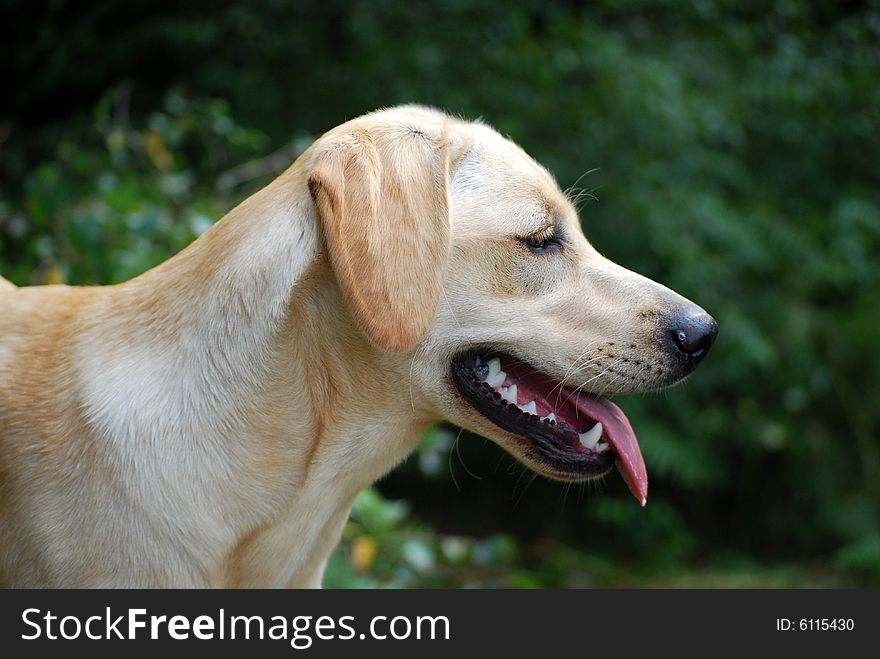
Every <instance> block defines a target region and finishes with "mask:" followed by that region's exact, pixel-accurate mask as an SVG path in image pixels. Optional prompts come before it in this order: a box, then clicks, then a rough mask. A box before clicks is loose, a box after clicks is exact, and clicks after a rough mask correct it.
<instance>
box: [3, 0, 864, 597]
mask: <svg viewBox="0 0 880 659" xmlns="http://www.w3.org/2000/svg"><path fill="white" fill-rule="evenodd" d="M0 8H2V10H0V11H2V14H0V24H2V27H0V38H2V41H3V43H4V49H3V55H2V73H3V76H4V78H5V80H3V81H2V82H3V85H2V87H0V89H3V92H2V97H0V103H2V104H0V272H2V274H3V276H6V277H7V278H9V279H11V280H13V281H15V282H16V283H18V284H22V285H24V284H39V283H47V282H48V283H58V282H68V283H74V284H88V283H111V282H117V281H121V280H124V279H127V278H129V277H132V276H134V275H136V274H138V273H140V272H142V271H143V270H145V269H147V268H149V267H150V266H152V265H154V264H156V263H158V262H160V261H162V260H164V259H165V258H167V257H168V256H169V255H171V254H172V253H174V252H175V251H177V250H179V249H180V248H181V247H183V246H184V245H185V244H187V243H188V242H189V241H191V240H192V239H193V238H195V237H196V236H197V235H198V234H199V233H200V232H201V231H203V230H204V229H205V228H206V227H207V226H209V225H210V223H211V222H213V221H214V220H216V219H218V218H219V217H220V216H222V214H223V213H224V212H225V211H226V210H228V209H229V208H231V207H232V206H233V205H234V204H235V203H236V202H237V201H239V200H241V199H242V198H244V197H245V196H247V194H249V193H250V192H252V191H254V190H255V189H257V188H259V187H260V186H261V185H263V184H265V183H266V182H267V181H268V180H270V179H271V178H272V177H273V176H274V175H276V174H277V173H279V172H280V171H281V170H283V169H284V168H286V166H287V165H288V164H289V163H290V162H291V161H292V160H293V159H294V158H295V157H296V155H297V154H298V153H300V152H301V151H302V150H303V149H304V148H305V147H306V146H307V145H308V144H309V143H310V141H311V140H313V139H314V138H315V137H316V136H317V135H319V134H320V133H321V132H322V131H323V130H326V129H328V128H331V127H332V126H334V125H336V124H338V123H340V122H341V121H343V120H345V119H347V118H351V117H353V116H356V115H358V114H360V113H362V112H366V111H369V110H372V109H375V108H376V107H380V106H386V105H392V104H395V103H400V102H419V103H425V104H430V105H435V106H438V107H441V108H444V109H446V110H448V111H451V112H453V113H460V114H462V115H464V116H466V117H477V116H481V117H483V118H484V119H485V120H486V121H487V122H488V123H490V124H492V125H494V126H495V127H497V128H498V129H499V130H500V131H501V132H502V133H504V134H507V135H509V136H511V137H512V138H513V139H514V140H516V141H517V142H519V143H520V144H521V145H522V146H523V147H524V148H525V149H526V150H527V151H528V152H529V153H531V154H532V155H533V156H534V157H535V158H536V159H538V160H539V161H541V162H542V163H544V164H545V165H546V166H547V167H548V168H549V169H550V170H551V171H553V172H554V173H555V174H556V176H557V179H558V180H559V182H560V184H561V186H562V187H563V188H566V187H569V186H572V187H574V188H577V190H575V192H574V194H579V197H580V203H581V207H582V208H581V217H582V222H583V225H584V228H585V230H586V232H587V235H588V236H589V237H590V239H591V240H592V241H593V243H594V244H595V245H596V246H597V247H598V248H599V249H600V250H601V251H602V252H604V253H605V254H606V255H608V256H609V257H611V258H612V259H614V260H616V261H618V262H620V263H622V264H624V265H626V266H627V267H629V268H631V269H634V270H637V271H639V272H642V273H643V274H646V275H648V276H650V277H652V278H654V279H657V280H659V281H662V282H663V283H665V284H667V285H669V286H670V287H672V288H674V289H676V290H678V291H679V292H681V293H682V294H684V295H686V296H687V297H690V298H691V299H693V300H695V301H697V302H698V303H699V304H701V305H702V306H703V307H705V308H706V309H708V310H709V311H710V312H711V313H712V314H713V315H714V316H715V317H716V318H717V319H718V321H719V323H720V326H721V333H720V336H719V339H718V341H717V343H716V346H715V348H714V349H713V352H712V354H711V355H710V357H709V358H708V359H707V361H706V363H705V364H704V365H703V366H702V367H701V368H700V369H699V370H698V371H697V372H696V374H695V375H694V376H693V377H692V378H690V380H689V381H688V383H687V384H685V385H684V386H681V387H678V388H675V389H673V390H670V391H668V392H665V393H662V394H651V395H645V396H637V397H627V398H625V399H622V400H621V401H619V402H621V404H622V405H623V407H624V408H625V409H626V410H627V413H628V414H629V416H630V418H631V419H632V421H633V425H634V427H635V428H636V430H637V432H638V434H639V437H640V440H641V444H642V447H643V451H644V454H645V458H646V462H647V464H648V468H649V471H650V473H651V483H652V484H651V497H650V499H649V505H648V506H647V508H645V509H644V510H642V509H640V508H639V507H638V506H637V505H636V504H635V503H634V502H632V501H631V499H629V498H628V496H627V495H626V492H625V488H624V487H623V486H622V485H621V484H620V483H618V482H617V481H618V480H619V479H609V481H608V482H607V483H606V484H604V485H603V486H599V487H594V488H591V489H590V491H589V492H584V491H583V489H577V488H575V489H572V488H564V487H562V486H560V485H558V484H554V483H549V482H543V481H542V480H540V479H539V480H537V481H536V480H534V479H533V478H532V476H531V474H529V473H527V472H525V471H524V470H523V469H522V468H521V467H519V466H517V465H515V464H514V463H513V462H512V460H510V459H509V458H506V457H505V456H504V455H503V454H502V453H501V452H500V451H499V450H498V449H496V448H494V446H492V445H491V444H489V443H487V442H484V441H483V440H481V439H479V438H476V437H472V436H468V435H460V436H458V435H457V431H455V430H453V429H449V428H446V427H438V428H436V429H434V430H433V431H432V432H431V433H429V436H428V437H426V438H425V442H424V446H423V448H422V450H421V451H420V452H419V453H417V454H416V455H414V456H413V458H412V459H411V460H410V461H409V462H407V463H406V464H405V465H404V466H403V467H402V468H401V469H399V470H398V471H396V472H395V473H394V474H392V475H391V476H390V477H388V478H387V479H385V480H384V481H383V482H382V483H381V484H380V485H379V487H378V490H375V489H374V490H369V491H368V492H366V493H365V494H364V495H363V496H362V497H361V498H360V499H359V500H358V503H357V505H356V507H355V511H354V513H353V517H352V522H351V523H350V524H349V527H348V528H347V529H346V532H345V537H344V541H343V543H342V545H341V547H340V549H339V550H338V551H337V553H336V554H335V555H334V557H333V560H332V561H331V565H330V567H329V569H328V574H327V584H328V585H331V586H338V585H366V586H369V585H392V586H396V585H409V586H470V585H490V586H510V587H532V586H556V587H560V586H561V587H566V586H590V585H599V586H618V585H625V586H681V585H687V586H802V585H811V586H815V585H820V586H822V585H831V586H838V585H846V586H853V585H855V586H861V585H875V586H876V585H878V584H880V442H878V436H877V428H878V423H880V405H878V401H880V382H878V377H877V376H878V372H880V369H878V366H880V356H878V355H880V351H878V347H880V345H878V344H880V342H878V339H880V285H878V284H880V281H878V280H880V268H878V267H877V261H878V254H880V164H878V159H877V158H878V153H880V84H878V83H880V6H878V3H877V2H874V1H871V0H868V1H861V2H857V1H847V2H836V3H802V2H796V1H794V0H778V1H776V2H768V3H754V4H753V3H742V2H734V1H727V0H702V1H697V2H671V1H666V0H641V1H636V0H601V1H599V2H591V3H579V2H562V1H559V0H542V1H540V2H539V1H535V2H509V3H496V2H489V1H488V0H467V1H466V0H447V1H445V2H415V1H413V2H407V3H398V2H390V1H387V0H376V1H373V2H339V1H338V0H324V1H323V2H321V3H294V2H282V1H280V0H276V1H273V0H262V1H258V2H248V3H243V2H241V3H238V2H191V3H172V2H146V1H132V2H129V3H116V2H110V1H105V2H91V3H82V2H76V3H75V2H72V1H66V0H55V1H49V2H43V3H31V2H20V1H15V0H12V1H10V0H6V1H0Z"/></svg>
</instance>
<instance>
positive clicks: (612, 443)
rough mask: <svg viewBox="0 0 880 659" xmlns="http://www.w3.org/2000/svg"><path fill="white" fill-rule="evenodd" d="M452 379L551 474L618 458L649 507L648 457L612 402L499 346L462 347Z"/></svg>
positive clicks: (590, 469)
mask: <svg viewBox="0 0 880 659" xmlns="http://www.w3.org/2000/svg"><path fill="white" fill-rule="evenodd" d="M452 379H453V381H454V382H455V386H456V387H457V389H458V391H459V392H460V393H461V395H462V396H463V397H464V398H465V399H466V400H467V401H468V402H469V403H470V404H471V405H472V406H473V407H474V408H475V409H476V410H477V411H478V412H480V413H481V414H482V415H483V416H485V417H486V418H487V419H489V420H490V421H492V422H493V423H494V424H495V425H497V426H498V427H499V428H501V429H502V430H506V431H508V432H512V433H514V434H517V435H521V436H523V437H525V438H526V439H528V440H529V442H531V447H530V448H529V449H527V452H529V453H530V454H531V455H532V456H534V457H535V458H536V461H537V462H539V463H540V464H541V465H542V466H543V467H545V468H546V470H547V471H548V472H549V475H552V476H555V477H557V478H561V479H565V480H586V479H590V478H594V477H596V476H601V475H603V474H606V473H608V472H609V471H610V470H611V468H612V467H613V466H614V465H615V464H616V465H617V469H618V471H620V474H621V475H622V476H623V479H624V480H625V481H626V484H627V485H628V486H629V489H630V491H631V492H632V493H633V495H634V496H635V497H636V499H638V501H639V502H640V503H641V504H642V505H645V502H646V500H647V496H648V473H647V470H646V469H645V461H644V459H643V458H642V453H641V450H640V449H639V444H638V441H637V440H636V436H635V433H634V432H633V429H632V426H631V425H630V423H629V420H628V419H627V418H626V415H625V414H624V413H623V411H622V410H621V409H620V408H619V407H618V406H617V405H615V404H614V403H612V402H611V401H609V400H606V399H604V398H597V397H595V396H592V395H589V394H585V393H582V392H575V391H573V390H571V389H568V388H565V387H563V386H560V384H559V383H558V382H556V381H554V380H553V379H552V378H551V377H550V376H548V375H545V374H544V373H542V372H541V371H539V370H538V369H536V368H534V367H533V366H531V365H529V364H527V363H524V362H522V361H521V360H519V359H517V358H516V357H513V356H512V355H509V354H505V353H501V352H496V351H488V350H483V351H469V352H464V353H460V354H459V355H457V356H456V357H454V358H453V360H452Z"/></svg>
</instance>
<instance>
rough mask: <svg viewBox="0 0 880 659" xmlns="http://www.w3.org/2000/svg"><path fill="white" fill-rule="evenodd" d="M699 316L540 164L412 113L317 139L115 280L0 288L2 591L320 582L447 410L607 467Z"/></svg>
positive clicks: (641, 497) (638, 478)
mask: <svg viewBox="0 0 880 659" xmlns="http://www.w3.org/2000/svg"><path fill="white" fill-rule="evenodd" d="M716 332H717V325H716V323H715V321H714V320H713V319H712V318H711V317H710V316H709V315H708V314H707V313H706V312H705V311H703V310H702V309H701V308H700V307H698V306H697V305H695V304H693V303H692V302H689V301H688V300H686V299H685V298H683V297H681V296H679V295H677V294H676V293H674V292H672V291H671V290H669V289H667V288H665V287H663V286H661V285H660V284H657V283H655V282H653V281H651V280H649V279H647V278H645V277H642V276H640V275H638V274H635V273H633V272H631V271H629V270H626V269H624V268H622V267H620V266H618V265H615V264H614V263H612V262H611V261H609V260H608V259H606V258H604V257H603V256H601V255H600V254H599V252H597V251H596V249H594V248H593V247H592V246H591V245H590V243H589V242H588V241H587V239H586V238H585V237H584V235H583V233H582V230H581V226H580V223H579V220H578V217H577V213H576V210H575V208H574V207H573V205H572V203H571V202H570V200H569V199H568V198H567V197H566V195H565V194H563V192H561V191H560V189H559V187H558V186H557V184H556V182H555V181H554V179H553V177H552V176H551V175H550V174H549V173H548V172H547V170H545V169H544V168H543V167H541V166H540V165H539V164H537V163H536V162H535V161H534V160H533V159H532V158H530V157H529V156H528V155H527V154H526V153H525V152H524V151H523V150H522V149H521V148H520V147H519V146H517V145H516V144H514V143H513V142H511V141H510V140H508V139H506V138H503V137H502V136H500V135H499V134H498V133H497V132H495V131H494V130H493V129H492V128H490V127H489V126H487V125H485V124H483V123H480V122H468V121H464V120H461V119H458V118H453V117H451V116H448V115H446V114H444V113H442V112H440V111H437V110H434V109H430V108H424V107H421V106H399V107H395V108H390V109H384V110H380V111H377V112H374V113H371V114H367V115H364V116H362V117H359V118H356V119H353V120H351V121H348V122H347V123H344V124H342V125H340V126H338V127H336V128H334V129H333V130H330V131H329V132H327V133H326V134H324V135H323V136H322V137H320V138H319V139H318V140H317V141H316V142H315V143H314V144H313V145H312V146H311V147H310V148H309V149H308V150H307V151H305V153H303V154H302V156H301V157H299V158H298V159H297V160H296V162H294V163H293V165H292V166H291V167H290V168H289V169H288V170H287V171H285V172H284V173H283V174H282V175H280V176H279V177H278V178H277V179H275V180H274V181H273V182H272V183H270V184H269V185H268V186H266V187H265V188H263V189H262V190H260V191H258V192H257V193H255V194H254V195H252V196H251V197H249V198H248V199H246V200H245V201H244V202H242V203H241V204H240V205H239V206H237V207H236V208H234V209H233V210H232V211H230V212H229V213H228V214H227V215H226V216H225V217H224V218H222V219H221V220H220V221H219V222H217V223H216V224H215V225H214V226H213V227H211V228H210V229H209V230H208V231H206V232H205V233H204V234H203V235H201V236H200V237H199V238H198V239H197V240H195V241H194V242H193V243H192V244H190V245H189V246H188V247H187V248H185V249H184V250H183V251H181V252H180V253H179V254H177V255H176V256H174V257H172V258H170V259H169V260H167V261H165V262H164V263H162V264H160V265H158V266H157V267H155V268H153V269H152V270H149V271H148V272H146V273H144V274H142V275H140V276H138V277H136V278H134V279H132V280H130V281H127V282H124V283H121V284H117V285H113V286H88V287H72V286H63V285H57V286H33V287H21V288H17V287H15V286H13V285H12V284H11V283H9V282H7V281H6V280H2V283H0V583H2V584H3V585H4V586H12V587H133V588H142V587H148V588H149V587H320V584H321V579H322V575H323V571H324V566H325V563H326V561H327V557H328V555H329V554H330V552H331V551H332V550H333V548H334V546H335V545H336V544H337V542H338V540H339V538H340V535H341V532H342V529H343V526H344V524H345V522H346V520H347V518H348V514H349V511H350V508H351V506H352V502H353V500H354V498H355V496H356V495H357V493H358V492H359V491H361V490H362V489H363V488H365V487H367V486H368V485H370V484H371V483H373V482H374V481H375V480H376V479H378V478H379V477H380V476H382V475H383V474H385V473H386V472H388V471H389V470H390V469H392V468H393V467H394V466H395V465H396V464H398V463H399V462H400V461H401V460H402V459H403V458H404V457H405V456H406V455H407V454H409V453H410V452H411V451H412V450H413V449H414V448H415V447H416V445H417V443H418V441H419V439H420V437H421V436H422V434H423V433H424V431H425V430H426V429H427V428H428V427H429V426H430V425H431V424H433V423H435V422H437V421H439V420H441V419H446V420H449V421H451V422H453V423H455V424H458V425H459V426H461V427H463V428H466V429H468V430H470V431H472V432H474V433H477V434H479V435H482V436H485V437H487V438H489V439H491V440H493V441H494V442H496V443H497V444H499V445H500V446H502V447H503V448H504V449H506V450H507V451H508V452H510V453H511V454H512V455H513V456H515V457H516V458H518V459H519V460H520V461H521V462H523V463H524V464H526V465H527V466H528V467H530V468H531V469H533V470H535V471H536V472H538V473H540V474H543V475H545V476H548V477H550V478H554V479H558V480H561V481H582V480H587V479H591V478H595V477H598V476H601V475H604V474H606V473H607V472H609V471H611V470H613V469H614V468H615V466H616V467H617V469H618V471H619V472H620V473H621V475H622V476H623V478H624V479H625V480H626V482H627V484H628V485H629V488H630V490H631V491H632V492H633V494H634V495H635V497H636V499H637V500H638V501H639V502H640V503H641V504H642V505H644V503H645V499H646V496H647V473H646V469H645V465H644V461H643V459H642V456H641V452H640V450H639V446H638V443H637V441H636V437H635V434H634V432H633V430H632V428H631V426H630V424H629V421H628V420H627V418H626V416H625V415H624V414H623V412H622V411H621V410H620V408H618V407H617V406H616V405H614V404H613V403H611V402H610V401H608V400H607V399H605V398H604V397H602V396H606V395H612V394H623V393H633V392H640V391H645V390H648V389H655V388H660V387H665V386H668V385H672V384H674V383H676V382H678V381H680V380H682V379H683V378H684V377H686V376H687V375H688V374H689V373H691V371H692V370H693V369H694V367H695V366H696V365H697V364H698V363H699V362H700V360H701V359H702V358H703V357H704V356H705V354H706V353H707V352H708V350H709V348H710V347H711V345H712V342H713V340H714V338H715V335H716Z"/></svg>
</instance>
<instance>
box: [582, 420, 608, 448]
mask: <svg viewBox="0 0 880 659" xmlns="http://www.w3.org/2000/svg"><path fill="white" fill-rule="evenodd" d="M578 437H579V438H580V440H581V445H582V446H583V447H584V448H588V449H590V450H591V451H593V450H598V449H596V446H597V444H598V443H599V438H600V437H602V424H601V423H597V424H596V425H595V426H593V427H592V428H590V429H589V430H588V431H587V432H582V433H580V434H578ZM605 446H606V447H607V446H608V444H605Z"/></svg>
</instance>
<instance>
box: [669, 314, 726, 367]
mask: <svg viewBox="0 0 880 659" xmlns="http://www.w3.org/2000/svg"><path fill="white" fill-rule="evenodd" d="M671 325H672V328H671V329H670V335H671V337H672V343H673V345H674V346H675V347H676V348H677V349H678V350H679V351H681V352H682V353H684V354H685V355H687V356H688V357H689V358H691V359H697V360H699V359H702V358H703V357H705V356H706V353H707V352H709V348H711V347H712V344H713V343H714V342H715V337H716V336H717V335H718V323H716V322H715V319H714V318H712V316H710V315H709V314H707V313H706V312H705V311H703V310H702V309H700V308H699V307H696V308H695V309H694V310H689V311H687V312H684V313H682V314H680V315H679V316H678V317H677V318H676V319H675V320H674V321H673V322H672V324H671Z"/></svg>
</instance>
